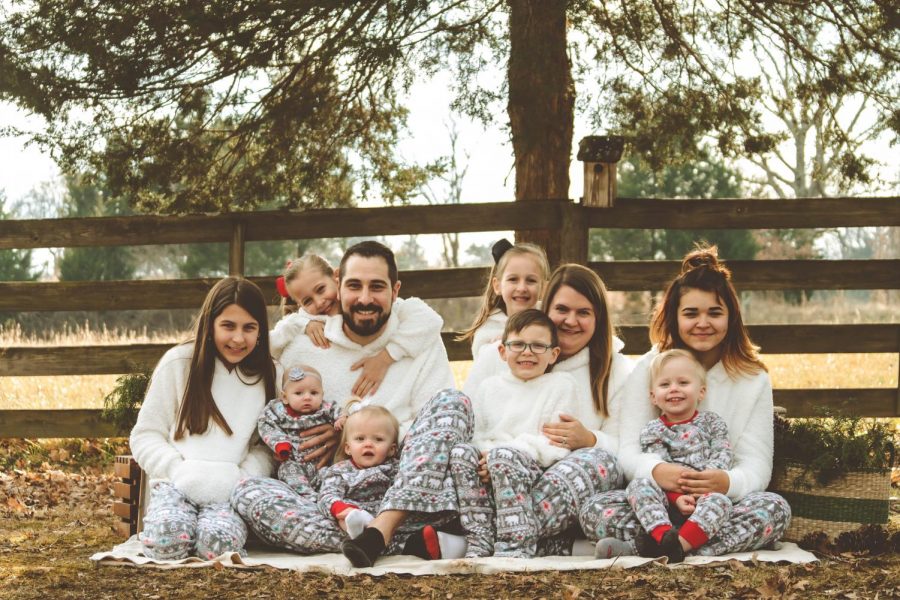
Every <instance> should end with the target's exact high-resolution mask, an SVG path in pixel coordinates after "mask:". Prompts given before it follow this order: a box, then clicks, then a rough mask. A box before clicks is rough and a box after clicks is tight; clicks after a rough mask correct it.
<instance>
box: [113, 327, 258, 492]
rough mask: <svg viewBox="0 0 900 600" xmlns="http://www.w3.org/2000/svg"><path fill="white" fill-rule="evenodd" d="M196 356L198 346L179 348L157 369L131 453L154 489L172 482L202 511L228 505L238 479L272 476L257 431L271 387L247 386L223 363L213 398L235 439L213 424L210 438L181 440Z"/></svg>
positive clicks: (218, 367) (134, 432) (133, 435)
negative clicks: (181, 411)
mask: <svg viewBox="0 0 900 600" xmlns="http://www.w3.org/2000/svg"><path fill="white" fill-rule="evenodd" d="M193 351H194V345H193V344H182V345H179V346H175V347H174V348H172V349H171V350H169V351H168V352H166V353H165V355H163V357H162V358H161V359H160V361H159V364H157V365H156V369H155V370H154V371H153V377H152V378H151V380H150V386H149V388H148V389H147V395H146V397H145V398H144V402H143V404H142V405H141V410H140V412H139V413H138V418H137V422H136V423H135V425H134V429H132V430H131V439H130V442H129V443H130V445H131V452H132V454H134V458H135V460H137V462H138V464H139V465H141V468H143V469H144V470H145V471H146V472H147V474H148V475H149V477H150V484H151V485H152V484H153V483H155V482H156V481H161V480H167V481H169V482H171V483H172V484H173V485H174V486H175V487H176V488H178V489H179V490H180V491H181V492H182V493H184V494H185V495H186V496H187V497H188V499H190V500H191V501H192V502H194V503H195V504H198V505H205V504H213V503H217V502H227V501H228V498H229V496H230V495H231V490H232V488H234V485H235V483H237V481H238V479H240V478H241V477H247V476H262V477H267V476H269V475H270V474H271V472H272V459H271V457H270V455H271V452H270V451H269V449H268V448H266V447H265V446H263V445H262V444H259V443H257V442H258V441H259V436H258V434H257V431H256V421H257V418H258V417H259V413H260V412H261V411H262V409H263V407H264V406H265V405H266V389H265V383H264V382H263V380H262V379H260V380H259V381H256V382H253V383H252V384H251V385H247V384H246V383H244V381H245V380H247V378H246V377H245V376H243V375H242V374H241V373H240V371H239V369H233V370H232V371H230V372H229V371H228V369H227V368H226V367H225V364H224V363H223V362H222V361H221V360H218V359H217V360H216V361H215V371H214V373H213V379H212V396H213V400H215V403H216V406H217V407H218V408H219V411H220V412H221V413H222V416H223V417H224V418H225V422H226V423H228V426H229V427H230V428H231V431H232V434H231V435H228V434H227V433H226V432H225V430H223V429H222V428H221V427H219V426H218V425H217V424H216V423H215V422H214V421H213V420H212V419H210V421H209V425H208V426H207V428H206V431H205V432H204V433H202V434H199V435H195V434H189V433H188V434H185V436H184V437H183V438H181V439H180V440H175V428H176V425H177V420H178V410H179V408H180V406H181V399H182V397H183V396H184V390H185V386H186V385H187V378H188V371H189V369H190V362H191V354H192V353H193ZM251 381H252V380H251Z"/></svg>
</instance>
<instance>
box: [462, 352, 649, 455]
mask: <svg viewBox="0 0 900 600" xmlns="http://www.w3.org/2000/svg"><path fill="white" fill-rule="evenodd" d="M624 346H625V344H624V343H622V340H620V339H619V338H613V352H614V354H613V361H612V372H611V373H610V377H609V389H608V391H607V393H608V398H609V400H608V401H607V408H608V409H609V416H608V417H602V416H601V415H600V414H599V413H598V412H597V411H596V410H594V398H593V396H592V395H591V374H590V364H589V359H590V357H589V353H588V349H587V348H582V349H581V350H580V351H579V352H577V353H576V354H575V355H573V356H570V357H569V358H567V359H565V360H561V361H557V362H556V364H555V365H553V371H552V372H553V373H569V374H570V375H572V376H573V377H574V378H575V391H576V393H577V394H578V405H577V407H576V408H577V410H575V414H573V415H572V416H574V417H575V418H576V419H578V420H579V421H581V424H582V425H584V426H585V427H586V428H587V429H589V430H590V431H591V433H593V434H594V436H595V437H596V438H597V442H596V443H595V444H594V447H596V448H603V449H604V450H606V451H607V452H610V453H612V454H615V453H616V451H617V450H618V449H619V428H620V421H621V418H622V415H621V412H622V411H621V398H620V396H621V392H622V389H623V387H624V385H625V381H626V380H627V379H628V375H629V373H631V369H632V368H634V363H633V362H632V361H631V359H629V358H628V357H626V356H624V355H623V354H622V353H621V350H622V348H623V347H624ZM507 372H509V366H507V364H506V363H505V362H503V361H502V360H501V359H500V352H499V342H498V343H497V344H494V345H486V346H484V347H482V349H481V351H480V352H479V353H478V357H477V359H476V360H475V363H474V364H473V365H472V369H471V371H469V378H468V379H467V380H466V383H465V385H464V386H463V392H465V393H466V394H467V395H469V396H471V395H472V394H475V393H477V390H478V386H479V385H481V382H482V381H484V380H485V379H486V378H487V377H490V376H492V375H497V374H500V373H507ZM647 420H648V421H649V419H647ZM645 423H646V421H645Z"/></svg>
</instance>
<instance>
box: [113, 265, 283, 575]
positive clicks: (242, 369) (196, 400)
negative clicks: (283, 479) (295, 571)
mask: <svg viewBox="0 0 900 600" xmlns="http://www.w3.org/2000/svg"><path fill="white" fill-rule="evenodd" d="M267 319H268V318H267V315H266V301H265V298H264V297H263V294H262V292H261V291H260V290H259V288H258V287H256V285H254V284H253V283H252V282H250V281H247V280H246V279H241V278H238V277H226V278H225V279H222V280H221V281H219V282H218V283H216V285H214V286H213V288H212V289H211V290H210V291H209V293H208V294H207V296H206V300H204V302H203V306H202V307H201V309H200V314H199V315H198V316H197V321H196V329H195V332H194V339H193V340H192V341H191V342H188V343H184V344H181V345H179V346H175V347H174V348H172V349H171V350H169V351H168V352H166V354H165V355H164V356H163V357H162V358H161V359H160V361H159V364H157V365H156V369H155V370H154V371H153V376H152V377H151V379H150V386H149V388H148V389H147V394H146V396H145V398H144V402H143V404H142V405H141V410H140V412H139V413H138V417H137V422H136V423H135V425H134V429H132V431H131V439H130V442H129V443H130V446H131V451H132V453H133V454H134V457H135V459H136V460H137V462H138V464H139V465H141V468H143V469H144V471H146V472H147V476H148V477H149V480H150V500H149V503H148V508H147V514H146V516H145V517H144V529H143V531H141V532H140V533H139V534H138V539H139V540H140V542H141V544H142V546H143V551H144V554H145V555H146V556H148V557H150V558H153V559H170V560H178V559H182V558H186V557H187V556H189V555H196V556H199V557H201V558H204V559H208V558H215V557H216V556H219V555H221V554H223V553H225V552H242V551H243V547H244V542H245V541H246V539H247V526H246V525H245V524H244V522H243V521H242V520H241V518H240V516H238V514H237V513H236V512H235V511H234V510H232V509H231V507H230V506H229V504H228V501H229V496H230V495H231V491H232V489H233V488H234V486H235V484H236V483H237V482H238V480H239V479H240V478H242V477H249V476H256V477H268V476H269V474H270V473H271V470H272V463H271V459H270V457H269V452H268V451H267V450H266V448H265V447H264V446H261V445H259V444H258V443H257V442H258V441H259V438H258V437H257V432H256V420H257V417H258V416H259V413H260V411H262V409H263V407H264V406H265V404H266V399H267V398H271V397H273V396H274V395H275V380H276V372H275V364H274V363H273V361H272V357H271V356H270V355H269V328H268V320H267Z"/></svg>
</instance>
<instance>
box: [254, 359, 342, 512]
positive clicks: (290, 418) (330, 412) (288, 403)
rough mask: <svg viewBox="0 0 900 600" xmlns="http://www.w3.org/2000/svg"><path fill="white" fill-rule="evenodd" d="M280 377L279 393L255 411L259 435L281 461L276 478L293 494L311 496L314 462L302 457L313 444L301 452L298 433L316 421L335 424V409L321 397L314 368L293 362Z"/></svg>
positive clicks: (313, 424) (318, 379) (317, 423)
mask: <svg viewBox="0 0 900 600" xmlns="http://www.w3.org/2000/svg"><path fill="white" fill-rule="evenodd" d="M282 379H283V380H282V391H281V395H280V397H278V398H275V399H273V400H271V401H269V403H268V405H266V408H265V409H264V410H263V411H262V413H261V414H260V415H259V423H258V427H259V436H260V437H261V438H262V440H263V442H264V443H265V444H266V445H267V446H269V448H271V449H272V451H273V452H274V453H275V458H277V459H278V460H279V461H280V462H281V464H280V465H279V466H278V479H280V480H281V481H283V482H285V483H286V484H288V485H289V486H290V487H291V488H292V489H293V490H294V491H295V492H297V494H299V495H301V496H305V495H312V496H313V497H314V496H315V494H316V488H317V483H318V482H317V469H316V463H315V462H313V461H305V460H304V459H303V458H304V455H305V454H306V453H308V452H310V451H312V450H313V448H309V449H307V450H305V451H304V452H303V453H301V452H300V451H299V450H298V446H299V445H300V443H301V442H302V441H303V440H302V439H301V438H300V434H301V433H302V432H304V431H306V430H307V429H311V428H313V427H316V426H318V425H326V424H327V425H331V424H335V423H337V424H338V425H339V424H340V422H341V419H339V409H338V407H337V405H335V404H334V403H333V402H329V401H326V400H324V398H323V392H322V376H321V375H320V374H319V372H318V371H317V370H315V369H314V368H312V367H310V366H307V365H294V366H292V367H291V368H289V369H287V370H286V371H285V372H284V377H283V378H282Z"/></svg>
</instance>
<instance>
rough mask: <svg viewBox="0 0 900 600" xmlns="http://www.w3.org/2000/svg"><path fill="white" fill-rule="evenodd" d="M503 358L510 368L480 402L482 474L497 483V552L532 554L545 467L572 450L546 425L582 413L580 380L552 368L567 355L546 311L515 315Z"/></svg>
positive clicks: (487, 383) (477, 439) (483, 388)
mask: <svg viewBox="0 0 900 600" xmlns="http://www.w3.org/2000/svg"><path fill="white" fill-rule="evenodd" d="M499 351H500V357H501V358H502V359H503V361H504V362H506V364H507V365H508V366H509V372H507V373H503V374H502V375H495V376H493V377H489V378H488V379H486V380H484V381H483V382H482V383H481V385H480V386H479V387H478V391H477V392H476V393H475V396H474V397H473V399H472V407H473V410H474V413H475V434H474V436H473V439H472V444H473V445H474V446H475V447H476V448H477V449H478V451H479V452H481V455H482V460H481V464H480V468H479V476H480V477H481V480H482V482H483V483H485V484H490V485H489V488H492V496H493V498H494V504H495V508H496V517H495V525H496V542H495V543H494V556H508V557H518V558H527V557H532V556H534V555H535V552H536V550H537V536H538V528H537V520H536V518H535V514H534V511H535V510H536V509H537V510H539V509H540V507H535V506H534V505H533V503H532V501H531V487H532V485H533V484H534V482H535V480H536V479H537V478H538V477H540V475H541V473H543V471H544V469H546V468H547V467H549V466H551V465H552V464H553V463H555V462H556V461H558V460H560V459H561V458H563V457H564V456H566V455H567V454H568V453H569V450H568V449H567V448H560V447H558V446H553V445H552V444H551V443H550V440H549V439H548V438H547V437H545V436H544V435H543V434H542V433H541V426H542V425H543V424H544V423H548V422H557V421H559V414H560V413H566V414H572V413H573V412H574V411H575V410H576V402H577V396H576V392H575V379H574V378H573V377H572V376H571V375H569V374H568V373H550V372H548V371H550V369H551V368H552V365H553V363H554V362H556V359H557V357H558V356H559V351H560V350H559V343H558V341H557V334H556V327H555V326H554V325H553V322H552V321H551V320H550V318H549V317H547V315H545V314H544V313H543V312H541V311H540V310H536V309H528V310H524V311H522V312H519V313H516V314H515V315H513V316H511V317H510V318H509V320H508V321H507V323H506V328H505V330H504V332H503V343H502V345H501V346H500V347H499Z"/></svg>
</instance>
